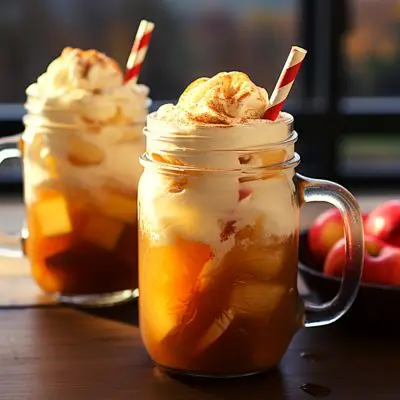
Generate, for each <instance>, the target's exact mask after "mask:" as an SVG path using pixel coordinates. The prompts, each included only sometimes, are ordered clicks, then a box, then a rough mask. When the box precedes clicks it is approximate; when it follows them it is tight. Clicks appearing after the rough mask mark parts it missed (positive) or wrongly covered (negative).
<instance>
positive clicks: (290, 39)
mask: <svg viewBox="0 0 400 400" xmlns="http://www.w3.org/2000/svg"><path fill="white" fill-rule="evenodd" d="M3 3H4V4H2V11H1V14H0V38H1V39H0V40H1V46H0V53H1V54H0V59H1V60H2V62H1V63H0V87H1V88H2V89H1V91H0V102H22V101H23V100H24V98H25V95H24V90H25V88H26V86H27V85H28V84H29V83H30V82H32V81H33V80H34V79H35V78H36V77H37V76H38V75H39V74H40V73H41V72H42V71H43V70H44V68H45V67H46V66H47V65H48V63H49V61H51V60H52V59H54V58H55V57H56V56H57V54H59V53H60V51H61V49H62V48H63V47H64V46H76V47H81V48H96V49H99V50H101V51H104V52H106V53H107V54H109V55H110V56H112V57H114V58H116V59H117V60H118V61H119V62H120V63H121V65H124V64H125V61H126V58H127V55H128V52H129V50H130V46H131V42H132V36H133V34H134V32H135V30H136V28H137V26H138V23H139V21H140V19H141V18H147V19H151V20H153V21H154V22H155V23H156V31H155V33H154V36H153V40H152V43H151V46H150V49H149V53H148V56H147V59H146V65H145V67H144V68H143V70H142V76H141V80H142V81H143V82H145V83H149V84H150V85H151V87H152V98H153V99H171V98H174V97H176V95H177V93H180V92H182V90H183V89H184V88H185V86H186V85H187V84H188V83H189V82H191V81H192V80H194V78H196V77H199V76H211V75H214V74H215V73H216V72H219V71H220V70H235V69H238V70H242V71H246V72H248V73H249V75H251V76H252V77H253V78H254V80H255V81H256V82H257V83H258V84H259V85H260V86H264V87H266V88H267V90H268V91H269V92H270V93H271V92H272V90H273V87H274V85H275V82H276V80H277V77H278V75H279V72H280V70H281V68H282V65H283V63H284V61H285V59H286V57H287V54H288V52H289V50H290V46H291V45H293V44H298V40H297V39H298V37H297V36H298V35H297V32H298V29H297V28H298V27H297V22H298V9H297V4H298V0H247V1H243V0H207V1H196V0H185V1H182V0H146V1H140V0H113V1H98V0H85V1H82V0H35V1H28V0H13V1H6V2H3ZM28 38H29V39H28ZM50 38H51V39H50ZM299 86H300V85H299V84H298V82H297V85H296V87H295V88H294V90H293V92H292V93H291V99H293V98H296V97H298V96H299V94H298V93H299Z"/></svg>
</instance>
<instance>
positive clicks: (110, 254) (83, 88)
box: [23, 48, 149, 304]
mask: <svg viewBox="0 0 400 400" xmlns="http://www.w3.org/2000/svg"><path fill="white" fill-rule="evenodd" d="M147 96H148V88H147V87H146V86H144V85H138V84H132V83H130V82H127V83H124V82H123V72H122V70H121V68H120V67H119V65H118V64H117V63H116V62H115V61H114V60H113V59H111V58H109V57H107V56H106V55H104V54H102V53H100V52H97V51H95V50H89V51H83V50H80V49H72V48H66V49H65V50H64V51H63V52H62V54H61V55H60V57H58V58H57V59H56V60H54V61H53V62H52V63H51V64H50V65H49V67H48V69H47V71H46V72H45V73H44V74H43V75H41V76H40V77H39V78H38V80H37V82H36V83H34V84H32V85H31V86H29V87H28V89H27V102H26V109H27V115H26V116H25V118H24V123H25V131H24V133H23V153H24V180H25V203H26V207H27V222H28V230H29V239H28V242H27V253H28V256H29V258H30V261H31V264H32V271H33V275H34V278H35V279H36V281H37V283H38V284H39V285H40V286H41V287H42V288H43V289H44V290H45V291H47V292H49V293H57V294H59V295H61V296H62V298H63V299H66V300H67V301H68V300H70V301H72V302H74V299H75V300H76V301H78V299H79V295H85V296H88V298H87V301H88V302H89V303H90V301H91V300H90V295H93V296H94V297H93V299H92V300H93V301H94V303H95V304H97V303H98V304H101V303H103V302H104V303H107V302H111V303H113V302H116V301H119V300H123V299H124V298H128V297H130V296H131V295H132V291H133V290H134V289H136V288H137V247H136V243H137V222H136V221H137V216H136V213H137V212H136V209H137V184H138V180H139V177H140V174H141V170H142V168H141V166H140V164H139V162H138V161H137V160H138V157H139V155H140V154H141V153H142V152H143V148H144V139H143V135H142V130H143V127H144V122H145V117H146V114H147V108H148V103H149V99H148V97H147ZM99 294H108V295H109V297H108V298H107V296H105V297H102V298H98V297H96V295H99ZM76 296H78V297H76ZM80 301H82V299H80V300H79V302H80Z"/></svg>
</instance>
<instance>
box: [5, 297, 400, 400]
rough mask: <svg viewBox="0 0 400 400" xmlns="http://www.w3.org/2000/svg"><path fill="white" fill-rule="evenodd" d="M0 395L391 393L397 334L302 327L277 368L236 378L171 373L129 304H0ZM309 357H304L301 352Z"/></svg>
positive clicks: (399, 373) (399, 343) (397, 372)
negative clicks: (316, 388)
mask: <svg viewBox="0 0 400 400" xmlns="http://www.w3.org/2000/svg"><path fill="white" fill-rule="evenodd" d="M0 326H1V329H0V399H5V400H20V399H24V400H25V399H34V400H64V399H65V400H75V399H76V400H81V399H82V400H92V399H93V400H100V399H110V400H111V399H112V400H114V399H115V400H117V399H140V400H158V399H160V400H164V399H171V400H177V399H194V400H195V399H247V398H248V399H276V400H281V399H282V400H283V399H285V400H286V399H299V400H301V399H312V398H313V397H312V396H310V395H309V394H307V393H304V392H303V391H302V390H300V388H299V387H300V386H301V385H302V384H304V383H315V384H319V385H323V386H325V387H328V388H330V390H331V393H330V395H329V396H328V397H326V398H328V399H354V400H356V399H387V400H388V399H399V398H400V340H399V336H398V335H397V334H393V335H391V334H390V333H391V332H383V333H382V330H381V332H376V331H374V330H373V329H372V327H371V329H368V328H365V327H364V328H361V329H358V330H355V328H350V327H348V326H343V325H341V324H337V325H336V326H331V327H324V328H313V329H304V330H302V331H300V332H299V333H298V334H297V336H296V337H295V339H294V340H293V342H292V344H291V346H290V348H289V350H288V351H287V353H286V355H285V357H284V359H283V360H282V362H281V364H280V365H279V367H278V368H276V369H275V370H272V371H270V372H269V373H266V374H264V375H260V376H257V377H252V378H242V379H236V380H218V381H201V380H200V381H199V380H177V379H172V378H170V377H168V376H166V375H164V374H163V373H161V372H160V371H158V370H157V369H156V368H155V367H154V366H153V365H152V363H151V361H150V360H149V358H148V356H147V354H146V351H145V349H144V347H143V345H142V343H141V340H140V335H139V329H138V327H137V304H135V303H131V304H125V305H123V306H118V307H113V308H109V309H105V310H96V311H94V310H93V311H87V310H78V309H70V308H66V307H62V306H49V307H37V308H26V309H2V310H0ZM302 353H307V354H312V355H314V356H315V357H314V359H309V358H307V357H304V356H303V357H302V356H301V354H302Z"/></svg>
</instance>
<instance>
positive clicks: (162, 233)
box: [138, 72, 363, 377]
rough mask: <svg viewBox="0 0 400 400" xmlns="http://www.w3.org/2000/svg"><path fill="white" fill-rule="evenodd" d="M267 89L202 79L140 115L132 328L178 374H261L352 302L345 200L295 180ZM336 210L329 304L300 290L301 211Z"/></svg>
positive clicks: (353, 251)
mask: <svg viewBox="0 0 400 400" xmlns="http://www.w3.org/2000/svg"><path fill="white" fill-rule="evenodd" d="M267 107H268V95H267V93H266V91H265V89H262V88H260V87H258V86H256V85H255V84H254V83H253V82H252V81H251V80H250V78H249V77H248V76H247V75H246V74H243V73H241V72H222V73H219V74H217V75H215V76H214V77H212V78H209V79H208V78H199V79H197V80H196V81H194V82H193V83H191V84H190V85H189V86H188V87H187V88H186V90H185V91H184V92H183V94H182V95H181V97H180V98H179V101H178V103H177V104H176V105H173V104H166V105H163V106H162V107H160V108H159V109H158V110H157V111H156V112H154V113H152V114H150V115H149V116H148V117H147V126H146V128H145V130H144V133H145V136H146V152H145V153H144V154H143V155H142V156H141V163H142V165H143V166H144V171H143V174H142V176H141V178H140V182H139V189H138V216H139V291H140V302H139V307H140V309H139V311H140V330H141V335H142V338H143V342H144V344H145V347H146V348H147V350H148V352H149V354H150V357H151V358H152V359H153V361H154V362H155V363H156V364H157V365H158V366H160V367H162V368H163V369H166V370H167V371H170V372H173V373H175V374H186V375H195V376H203V377H215V376H217V377H232V376H243V375H248V374H254V373H259V372H263V371H265V370H268V369H269V368H271V367H273V366H275V365H276V364H278V363H279V361H280V360H281V358H282V356H283V354H284V353H285V351H286V349H287V348H288V346H289V343H290V341H291V339H292V337H293V335H294V334H295V333H296V332H297V330H298V329H299V328H301V327H302V326H304V325H305V326H317V325H322V324H328V323H331V322H333V321H335V320H336V319H337V318H339V317H340V316H341V315H343V313H344V312H345V311H346V310H347V309H348V307H349V306H350V304H351V302H352V301H353V300H354V297H355V294H356V291H357V287H358V283H359V279H360V276H361V265H362V257H363V252H362V248H363V246H362V245H361V244H362V243H363V241H362V224H361V218H360V211H359V208H358V207H357V204H356V202H355V200H354V199H353V198H352V196H351V194H349V193H348V192H346V191H345V189H344V188H342V187H340V186H338V185H336V184H334V183H332V182H327V181H317V180H312V179H310V178H305V177H302V176H301V175H299V174H296V172H295V168H296V167H297V165H298V164H299V162H300V159H299V156H298V154H297V153H295V151H294V144H295V142H296V140H297V133H296V132H295V131H294V129H293V121H294V120H293V117H292V116H291V115H290V114H287V113H284V112H280V113H279V115H278V118H277V119H276V121H270V120H266V119H264V118H263V117H264V113H265V110H266V109H267ZM321 200H325V201H328V202H330V203H332V204H334V205H336V206H339V208H341V210H342V211H343V210H345V212H344V214H345V215H344V226H345V233H346V239H347V240H348V244H349V246H348V251H347V271H346V275H345V277H344V278H343V282H345V281H346V282H345V284H344V285H343V287H342V289H343V290H341V291H340V292H339V294H338V295H337V297H336V298H335V299H334V300H333V301H332V302H330V303H326V304H323V305H318V306H315V305H311V304H307V308H306V307H305V306H304V305H303V302H302V300H301V298H300V296H299V294H298V291H297V263H298V237H299V224H300V221H299V208H300V206H301V204H302V203H304V202H305V201H321Z"/></svg>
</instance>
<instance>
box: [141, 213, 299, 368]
mask: <svg viewBox="0 0 400 400" xmlns="http://www.w3.org/2000/svg"><path fill="white" fill-rule="evenodd" d="M262 222H263V219H262V218H260V220H259V221H258V223H257V224H256V225H255V226H247V227H245V228H243V229H241V230H239V231H236V230H234V229H232V227H233V225H234V224H233V223H228V224H226V225H225V228H224V229H225V231H226V232H228V231H229V234H230V235H234V237H235V244H234V246H233V248H232V249H231V250H230V251H229V252H228V253H227V254H226V255H225V256H224V257H222V259H219V258H218V257H215V254H214V253H213V251H212V250H211V248H210V247H209V246H208V245H205V244H203V243H200V242H195V241H189V240H187V239H183V238H176V239H175V240H174V242H173V243H171V244H165V245H157V244H155V243H154V242H152V240H151V239H150V238H149V237H148V233H145V232H141V235H140V240H139V247H140V261H139V262H140V296H141V302H140V312H141V314H140V315H141V331H142V336H143V339H144V342H145V343H146V347H147V348H148V350H149V352H150V355H151V356H152V357H153V359H155V361H156V362H157V363H159V364H161V365H162V366H168V367H171V368H177V369H184V370H194V371H208V372H227V371H230V372H232V371H235V370H241V369H243V370H252V369H257V368H260V367H262V368H266V367H269V366H272V365H274V364H276V363H277V362H278V361H279V359H280V357H281V356H282V355H283V353H284V351H285V350H286V348H287V345H288V343H289V341H290V339H291V337H292V335H293V334H294V332H295V330H296V329H297V323H298V314H299V302H298V298H297V292H296V289H295V288H296V279H297V278H296V277H297V239H296V237H295V235H294V236H290V237H287V238H281V239H280V238H270V239H268V240H267V241H266V239H263V235H262ZM224 229H223V231H224ZM217 260H219V261H217ZM265 337H268V340H269V342H268V343H267V344H266V343H265ZM259 351H261V352H262V353H261V354H258V353H259ZM217 360H219V361H217ZM221 360H222V361H221ZM223 360H230V362H227V361H223ZM254 360H257V362H255V361H254Z"/></svg>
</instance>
